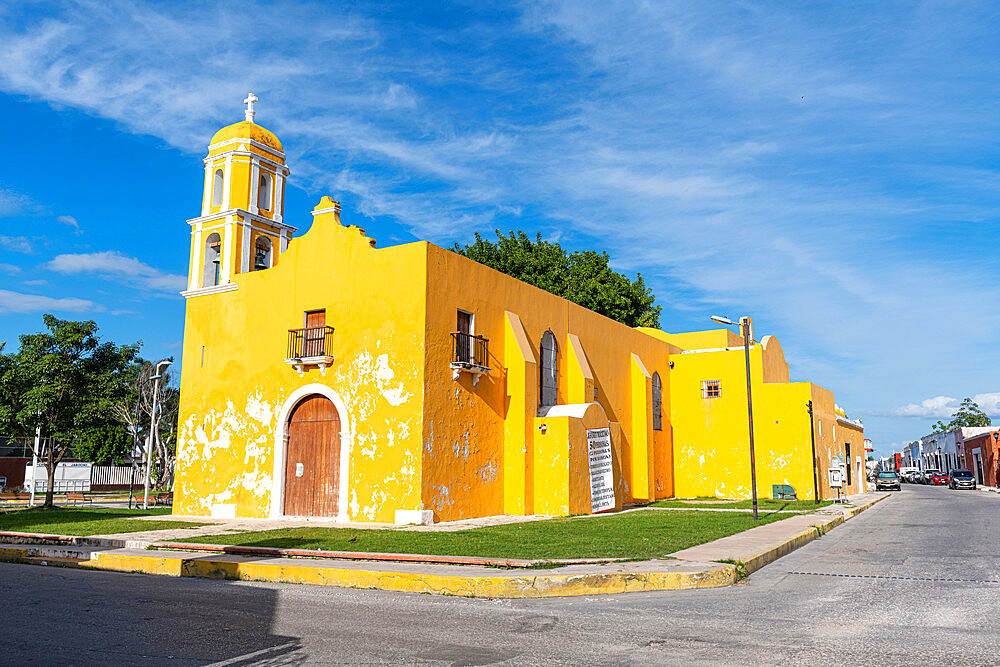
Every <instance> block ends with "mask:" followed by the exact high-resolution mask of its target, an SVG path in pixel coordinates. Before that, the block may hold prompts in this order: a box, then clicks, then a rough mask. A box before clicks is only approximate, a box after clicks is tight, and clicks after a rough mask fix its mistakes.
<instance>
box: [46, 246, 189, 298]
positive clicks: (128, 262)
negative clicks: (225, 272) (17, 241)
mask: <svg viewBox="0 0 1000 667" xmlns="http://www.w3.org/2000/svg"><path fill="white" fill-rule="evenodd" d="M45 268H47V269H49V270H51V271H56V272H57V273H64V274H74V273H93V274H97V275H101V276H106V277H124V278H126V279H128V280H130V281H131V282H132V283H133V284H135V285H136V286H138V287H141V288H144V289H149V290H154V291H158V292H168V293H176V292H179V291H181V290H182V289H184V285H185V283H186V280H187V279H186V278H185V277H184V276H181V275H177V274H170V273H164V272H163V271H160V270H159V269H155V268H153V267H152V266H149V265H148V264H145V263H143V262H140V261H139V260H138V259H136V258H134V257H127V256H125V255H122V254H121V253H119V252H115V251H114V250H105V251H103V252H90V253H77V254H64V255H56V256H55V257H54V258H53V259H52V261H50V262H48V263H47V264H45Z"/></svg>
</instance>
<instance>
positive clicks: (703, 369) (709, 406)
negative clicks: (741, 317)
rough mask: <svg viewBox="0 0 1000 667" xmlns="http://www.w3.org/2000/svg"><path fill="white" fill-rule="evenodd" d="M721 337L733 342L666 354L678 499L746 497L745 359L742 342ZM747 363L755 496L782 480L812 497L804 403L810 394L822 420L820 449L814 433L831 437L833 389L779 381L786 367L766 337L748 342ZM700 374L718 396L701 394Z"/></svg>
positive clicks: (773, 342) (785, 374) (766, 493)
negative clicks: (670, 361)
mask: <svg viewBox="0 0 1000 667" xmlns="http://www.w3.org/2000/svg"><path fill="white" fill-rule="evenodd" d="M670 339H671V340H677V338H676V337H675V336H670ZM765 340H766V339H765ZM727 342H728V343H733V342H735V343H738V345H729V348H730V349H729V350H718V351H706V352H697V353H682V354H679V355H675V356H674V357H673V360H674V369H673V371H672V375H671V387H670V400H671V421H672V424H673V429H674V443H675V446H674V468H675V470H676V474H677V480H678V481H677V484H676V486H675V489H674V490H675V495H677V496H678V497H697V496H718V497H722V498H746V497H749V496H750V487H751V484H750V479H751V475H750V449H749V440H750V437H749V424H748V421H749V420H748V417H747V389H746V361H745V356H744V351H743V348H742V341H741V340H740V341H727ZM750 366H751V377H752V378H753V386H752V394H753V412H754V452H755V459H756V465H755V469H756V476H757V493H758V496H761V497H770V496H771V493H772V488H771V487H772V485H774V484H788V485H791V486H792V487H794V488H795V491H796V493H797V495H798V497H799V498H813V497H814V483H813V469H812V465H811V464H810V462H811V460H812V454H811V443H810V435H809V414H808V410H807V403H808V401H809V400H810V398H813V400H814V402H816V403H817V408H816V409H817V414H818V415H819V417H818V418H819V419H821V420H822V421H823V422H824V424H825V425H826V426H827V429H826V435H825V436H824V435H820V434H818V435H817V444H818V450H821V439H822V438H823V437H829V438H830V442H831V443H832V438H833V435H834V434H833V429H832V424H833V418H832V411H833V395H832V394H831V393H830V392H828V391H826V390H824V389H822V388H820V387H816V386H814V385H812V384H811V383H806V382H796V383H787V382H784V381H779V380H783V379H787V377H788V371H787V364H786V363H785V361H784V355H783V353H782V352H781V348H780V346H779V345H778V344H777V341H776V340H775V339H773V338H771V339H770V340H766V343H765V344H756V345H754V346H753V347H752V349H751V350H750ZM765 377H766V378H767V379H768V380H770V381H765ZM706 380H718V381H719V382H720V387H721V392H720V394H721V395H720V396H719V397H718V398H706V397H704V396H703V387H702V383H703V382H704V381H706ZM827 403H828V404H829V415H827V414H826V413H825V409H826V406H827Z"/></svg>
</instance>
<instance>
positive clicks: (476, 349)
mask: <svg viewBox="0 0 1000 667" xmlns="http://www.w3.org/2000/svg"><path fill="white" fill-rule="evenodd" d="M451 337H452V340H453V342H454V346H453V347H454V356H453V357H452V363H455V364H462V365H464V366H469V367H478V368H489V363H488V362H489V358H490V341H489V339H488V338H485V337H483V336H473V335H472V334H470V333H466V332H464V331H453V332H452V334H451Z"/></svg>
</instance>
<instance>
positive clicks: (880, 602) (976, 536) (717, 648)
mask: <svg viewBox="0 0 1000 667" xmlns="http://www.w3.org/2000/svg"><path fill="white" fill-rule="evenodd" d="M998 516H1000V495H997V494H992V493H983V492H973V491H950V490H949V489H947V488H945V487H926V486H910V485H904V486H903V490H902V491H901V492H900V493H897V494H894V495H893V496H892V497H891V498H889V499H887V500H885V501H883V502H881V503H879V504H878V505H876V506H875V507H873V508H872V509H870V510H868V511H867V512H864V513H863V514H861V515H859V516H857V517H856V518H854V519H852V520H851V521H849V522H848V523H846V524H845V525H843V526H841V527H839V528H837V529H835V530H833V531H832V532H830V533H829V534H828V535H826V536H824V537H823V538H821V539H819V540H816V541H814V542H812V543H810V544H809V545H807V546H805V547H803V548H802V549H799V550H798V551H796V552H794V553H792V554H790V555H788V556H786V557H784V558H782V559H780V560H778V561H777V562H775V563H773V564H771V565H769V566H767V567H765V568H763V569H762V570H760V571H758V572H756V573H754V574H753V575H751V576H750V578H749V579H748V580H747V581H746V582H745V583H743V584H740V585H737V586H733V587H729V588H723V589H712V590H698V591H672V592H663V593H637V594H628V595H617V596H594V597H586V598H567V599H546V600H489V599H485V600H484V599H465V598H455V597H440V596H431V595H418V594H400V593H390V592H384V591H356V590H346V589H337V588H328V587H314V586H295V585H282V584H264V583H246V582H226V581H214V580H203V579H174V578H167V577H157V576H149V575H133V574H116V573H108V572H92V571H83V570H72V569H65V568H55V567H40V566H34V565H14V564H6V563H0V600H3V602H4V610H5V613H4V614H3V616H4V620H3V625H2V628H3V629H2V634H0V637H2V639H0V663H3V664H18V665H23V664H45V665H47V664H60V665H69V664H81V665H82V664H102V665H110V664H114V665H121V664H157V665H158V664H163V665H203V664H212V663H214V664H225V665H241V664H269V665H284V664H371V663H407V664H444V665H486V664H572V665H581V664H649V663H653V664H683V665H697V664H726V665H745V664H774V665H778V664H780V665H806V664H808V665H819V664H852V665H894V664H900V665H902V664H963V665H969V664H972V665H978V664H982V665H986V664H998V663H1000V530H998V528H1000V524H998Z"/></svg>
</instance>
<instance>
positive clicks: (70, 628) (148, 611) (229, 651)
mask: <svg viewBox="0 0 1000 667" xmlns="http://www.w3.org/2000/svg"><path fill="white" fill-rule="evenodd" d="M278 596H279V591H278V590H275V589H271V588H266V587H263V586H247V585H243V584H240V583H239V582H233V581H219V580H206V579H187V578H172V577H164V576H154V575H141V574H122V573H116V572H99V571H89V570H76V569H68V568H56V567H39V566H36V565H17V564H11V563H0V597H2V599H4V600H6V601H7V602H8V603H9V605H10V606H9V607H8V610H9V611H10V612H11V613H9V614H5V617H6V618H5V621H4V641H3V649H4V650H3V656H4V657H3V662H4V663H7V664H57V663H59V664H76V665H81V664H93V665H97V664H101V665H107V664H143V665H150V664H152V665H159V664H164V665H166V664H169V665H205V664H219V665H251V664H253V665H261V664H264V665H294V664H302V663H303V662H305V661H306V659H307V657H306V655H305V654H304V651H303V650H302V645H301V642H300V641H299V639H298V638H296V637H289V636H281V635H275V634H272V632H271V629H272V627H273V625H274V623H275V616H276V612H277V608H278ZM15 609H16V613H15V612H14V610H15Z"/></svg>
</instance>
